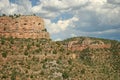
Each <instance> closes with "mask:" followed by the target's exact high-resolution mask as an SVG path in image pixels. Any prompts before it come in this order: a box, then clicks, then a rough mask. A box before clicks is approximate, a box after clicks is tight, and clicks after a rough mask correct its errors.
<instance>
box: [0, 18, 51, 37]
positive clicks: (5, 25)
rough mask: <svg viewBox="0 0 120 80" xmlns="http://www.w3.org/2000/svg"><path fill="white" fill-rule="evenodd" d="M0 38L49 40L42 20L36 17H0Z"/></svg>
mask: <svg viewBox="0 0 120 80" xmlns="http://www.w3.org/2000/svg"><path fill="white" fill-rule="evenodd" d="M1 36H4V37H13V38H33V39H36V38H46V39H49V38H50V37H49V33H48V32H47V30H46V28H45V27H44V21H43V19H42V18H40V17H37V16H19V17H17V18H14V17H8V16H3V17H0V37H1Z"/></svg>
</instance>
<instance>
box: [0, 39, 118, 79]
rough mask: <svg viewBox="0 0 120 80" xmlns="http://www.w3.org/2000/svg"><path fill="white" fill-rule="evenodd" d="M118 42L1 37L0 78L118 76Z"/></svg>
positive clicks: (112, 77)
mask: <svg viewBox="0 0 120 80" xmlns="http://www.w3.org/2000/svg"><path fill="white" fill-rule="evenodd" d="M119 79H120V42H118V41H115V40H106V39H99V38H90V37H75V38H69V39H66V40H64V41H57V42H55V41H51V40H49V39H30V38H29V39H25V38H12V37H9V38H5V37H1V38H0V80H119Z"/></svg>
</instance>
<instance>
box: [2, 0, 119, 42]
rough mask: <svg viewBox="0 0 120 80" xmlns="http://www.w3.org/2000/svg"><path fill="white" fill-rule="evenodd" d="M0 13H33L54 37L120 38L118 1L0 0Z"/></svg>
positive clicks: (54, 38) (60, 38) (55, 38)
mask: <svg viewBox="0 0 120 80" xmlns="http://www.w3.org/2000/svg"><path fill="white" fill-rule="evenodd" d="M0 14H1V15H2V14H7V15H10V14H22V15H31V14H36V15H37V16H40V17H42V18H43V19H44V22H45V27H46V28H47V31H48V32H49V33H50V36H51V38H52V39H53V40H63V39H66V38H70V37H77V36H89V37H98V38H106V39H113V40H119V41H120V0H0Z"/></svg>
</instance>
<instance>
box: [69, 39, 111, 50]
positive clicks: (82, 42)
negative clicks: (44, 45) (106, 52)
mask: <svg viewBox="0 0 120 80" xmlns="http://www.w3.org/2000/svg"><path fill="white" fill-rule="evenodd" d="M110 47H111V44H110V43H104V42H103V41H101V40H93V39H90V38H84V39H78V40H77V39H76V40H73V41H69V42H68V44H67V48H68V50H71V51H82V50H84V49H86V48H90V49H105V48H110Z"/></svg>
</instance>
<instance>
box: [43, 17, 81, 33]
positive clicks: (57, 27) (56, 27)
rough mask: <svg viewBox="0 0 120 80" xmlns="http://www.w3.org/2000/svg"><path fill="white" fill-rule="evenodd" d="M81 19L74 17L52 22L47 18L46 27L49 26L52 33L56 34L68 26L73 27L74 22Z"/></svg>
mask: <svg viewBox="0 0 120 80" xmlns="http://www.w3.org/2000/svg"><path fill="white" fill-rule="evenodd" d="M78 20H79V19H78V18H76V17H72V18H70V19H67V20H58V21H57V22H56V23H53V22H51V20H49V19H45V23H46V27H47V28H48V30H49V32H50V33H51V34H56V33H59V32H61V31H65V30H66V29H67V28H68V27H69V28H70V27H73V26H74V22H76V21H78Z"/></svg>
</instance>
